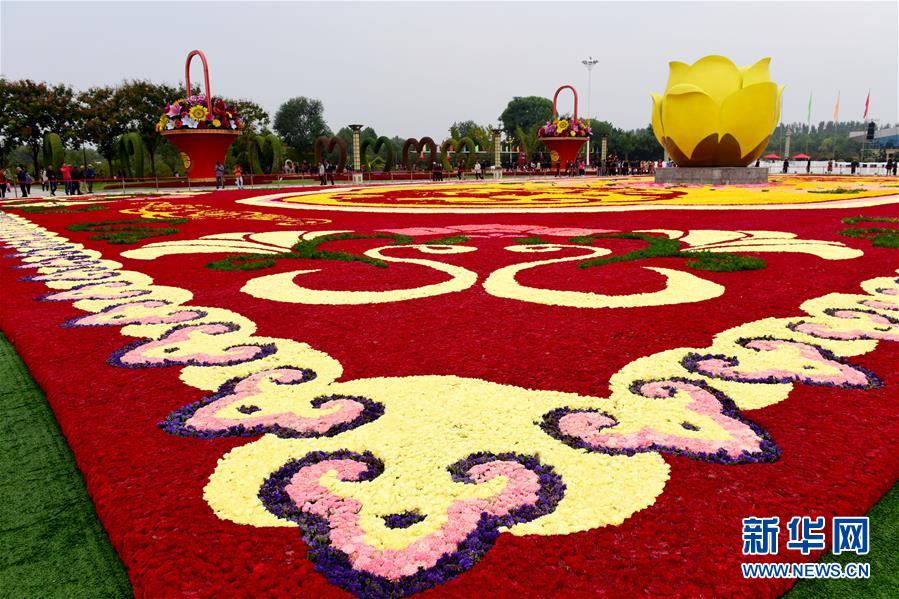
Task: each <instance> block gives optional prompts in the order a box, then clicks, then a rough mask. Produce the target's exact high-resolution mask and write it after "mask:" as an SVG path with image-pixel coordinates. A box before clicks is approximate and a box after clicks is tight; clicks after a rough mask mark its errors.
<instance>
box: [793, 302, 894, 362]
mask: <svg viewBox="0 0 899 599" xmlns="http://www.w3.org/2000/svg"><path fill="white" fill-rule="evenodd" d="M837 312H855V313H858V314H873V315H874V316H880V317H881V318H885V319H887V320H888V321H889V322H890V324H892V325H899V318H893V317H892V316H887V315H886V314H881V313H880V312H877V311H876V310H874V309H873V308H868V309H865V308H826V309H825V310H824V313H825V314H827V315H828V316H830V317H832V318H836V319H838V320H843V321H845V322H846V323H850V324H851V323H852V319H849V318H840V317H839V316H835V314H836V313H837ZM804 324H814V323H813V322H812V321H809V320H805V319H803V320H799V321H797V322H791V323H790V324H788V325H787V328H788V329H790V330H791V331H794V332H796V333H799V334H800V335H808V336H809V337H815V338H818V339H833V340H836V341H862V340H874V341H877V340H878V339H879V337H869V336H867V335H865V336H862V337H859V338H858V339H836V338H834V337H820V336H819V335H813V334H812V333H803V332H802V331H797V330H796V329H797V327H799V326H802V325H804ZM809 345H812V344H811V343H810V344H809ZM853 366H855V365H854V364H853Z"/></svg>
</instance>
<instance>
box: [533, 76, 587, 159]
mask: <svg viewBox="0 0 899 599" xmlns="http://www.w3.org/2000/svg"><path fill="white" fill-rule="evenodd" d="M563 89H570V90H571V93H572V94H573V95H574V119H573V120H574V121H575V122H577V120H578V118H577V91H576V90H575V89H574V88H573V87H572V86H570V85H563V86H562V87H560V88H559V89H557V90H556V94H555V95H554V96H553V118H552V120H553V121H555V120H556V119H557V118H558V117H559V111H558V109H557V103H558V101H559V93H561V91H562V90H563ZM539 139H540V141H542V142H543V145H545V146H546V147H547V149H549V156H550V159H551V160H552V166H553V168H554V169H559V168H561V167H564V166H565V165H566V164H567V163H569V162H570V163H572V164H574V163H575V161H576V160H577V155H578V152H580V151H581V147H582V146H583V145H584V142H586V141H587V138H586V137H581V136H577V135H575V136H566V137H563V136H559V137H553V136H548V137H540V138H539Z"/></svg>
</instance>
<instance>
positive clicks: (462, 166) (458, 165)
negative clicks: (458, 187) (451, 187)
mask: <svg viewBox="0 0 899 599" xmlns="http://www.w3.org/2000/svg"><path fill="white" fill-rule="evenodd" d="M464 171H465V162H464V161H462V159H459V162H457V163H456V178H457V179H459V181H461V180H462V173H463V172H464Z"/></svg>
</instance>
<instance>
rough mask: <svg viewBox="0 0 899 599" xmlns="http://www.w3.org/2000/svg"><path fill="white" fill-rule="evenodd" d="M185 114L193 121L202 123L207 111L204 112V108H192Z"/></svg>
mask: <svg viewBox="0 0 899 599" xmlns="http://www.w3.org/2000/svg"><path fill="white" fill-rule="evenodd" d="M187 114H188V115H190V118H192V119H194V120H195V121H203V120H206V115H207V114H209V111H208V110H206V107H205V106H194V107H193V108H191V109H190V111H189V112H188V113H187Z"/></svg>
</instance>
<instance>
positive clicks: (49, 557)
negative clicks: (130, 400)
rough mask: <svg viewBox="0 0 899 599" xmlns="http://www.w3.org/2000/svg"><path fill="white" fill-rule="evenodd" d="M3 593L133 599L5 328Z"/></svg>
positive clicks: (0, 364) (0, 471)
mask: <svg viewBox="0 0 899 599" xmlns="http://www.w3.org/2000/svg"><path fill="white" fill-rule="evenodd" d="M0 448H2V450H0V597H9V598H17V599H18V598H26V597H40V598H50V597H59V598H61V599H62V598H65V599H82V598H83V599H94V598H100V597H131V596H132V591H131V583H130V582H129V581H128V576H127V575H126V574H125V568H124V567H123V566H122V562H121V561H120V560H119V557H118V555H117V554H116V553H115V551H114V550H113V548H112V545H110V543H109V538H108V537H107V536H106V531H105V530H104V529H103V527H102V526H101V525H100V521H99V520H98V519H97V514H96V512H95V511H94V505H93V503H91V501H90V498H89V497H88V494H87V490H86V489H85V487H84V481H83V480H82V479H81V474H80V473H79V471H78V468H77V467H76V465H75V460H74V458H73V457H72V452H71V450H70V449H69V446H68V445H67V444H66V440H65V438H63V436H62V433H61V432H60V430H59V425H58V424H57V423H56V418H55V417H54V416H53V412H52V411H51V410H50V406H49V405H48V404H47V399H46V397H45V396H44V393H43V392H42V391H41V390H40V388H38V386H37V385H36V384H35V382H34V380H33V379H32V378H31V376H30V375H29V374H28V369H27V368H26V367H25V364H23V363H22V360H21V359H19V356H18V355H17V354H16V352H15V350H14V349H13V347H12V345H11V344H10V343H9V341H8V340H7V339H6V337H5V336H3V334H2V333H0Z"/></svg>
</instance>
